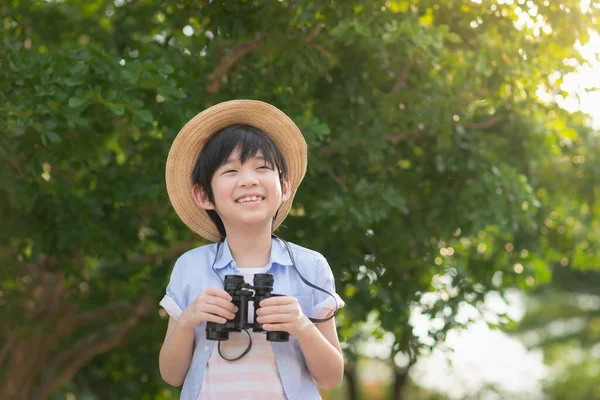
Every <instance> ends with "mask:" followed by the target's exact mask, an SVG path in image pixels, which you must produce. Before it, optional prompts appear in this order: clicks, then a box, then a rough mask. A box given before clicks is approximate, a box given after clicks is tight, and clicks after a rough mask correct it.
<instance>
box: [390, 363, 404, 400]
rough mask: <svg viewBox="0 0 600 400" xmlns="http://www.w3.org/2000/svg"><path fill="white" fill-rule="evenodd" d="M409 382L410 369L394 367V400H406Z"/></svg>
mask: <svg viewBox="0 0 600 400" xmlns="http://www.w3.org/2000/svg"><path fill="white" fill-rule="evenodd" d="M407 382H408V368H398V367H394V389H393V392H392V400H402V399H403V398H404V388H405V386H406V383H407Z"/></svg>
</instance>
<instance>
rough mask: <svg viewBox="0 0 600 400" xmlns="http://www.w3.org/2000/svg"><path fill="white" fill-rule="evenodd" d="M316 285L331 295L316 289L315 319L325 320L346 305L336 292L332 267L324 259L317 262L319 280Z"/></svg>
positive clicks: (317, 279) (321, 258) (320, 258)
mask: <svg viewBox="0 0 600 400" xmlns="http://www.w3.org/2000/svg"><path fill="white" fill-rule="evenodd" d="M315 285H316V286H318V287H320V288H321V289H324V290H326V291H328V292H329V293H331V294H332V295H333V296H330V295H328V294H327V293H324V292H322V291H320V290H317V289H314V292H313V293H314V299H315V309H314V316H315V318H325V317H326V316H327V315H328V314H330V313H331V312H332V311H335V310H338V309H340V308H342V307H343V306H344V305H345V304H346V303H345V302H344V300H342V298H341V297H340V296H339V295H338V294H337V293H336V291H335V280H334V278H333V272H331V267H330V266H329V263H327V260H326V259H325V258H324V257H319V259H318V260H317V278H316V282H315Z"/></svg>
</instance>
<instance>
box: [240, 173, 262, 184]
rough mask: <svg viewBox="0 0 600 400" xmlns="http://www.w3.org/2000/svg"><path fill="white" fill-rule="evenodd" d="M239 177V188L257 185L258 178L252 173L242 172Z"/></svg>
mask: <svg viewBox="0 0 600 400" xmlns="http://www.w3.org/2000/svg"><path fill="white" fill-rule="evenodd" d="M239 177H240V179H239V181H238V185H239V186H241V187H253V186H257V185H258V178H257V177H256V174H254V173H253V171H247V172H243V173H241V174H240V175H239Z"/></svg>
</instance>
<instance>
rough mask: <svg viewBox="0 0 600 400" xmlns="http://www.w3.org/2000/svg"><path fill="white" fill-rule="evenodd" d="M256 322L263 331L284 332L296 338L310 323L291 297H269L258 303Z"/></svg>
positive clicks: (295, 300)
mask: <svg viewBox="0 0 600 400" xmlns="http://www.w3.org/2000/svg"><path fill="white" fill-rule="evenodd" d="M256 314H257V316H258V318H257V320H256V321H257V322H259V323H261V324H263V329H264V330H265V331H285V332H288V333H289V334H290V335H292V336H294V337H296V338H298V337H299V336H300V335H301V334H302V332H304V331H306V330H307V328H309V327H310V326H311V325H312V322H310V320H309V319H308V317H307V316H306V315H304V313H303V312H302V308H300V304H298V299H296V298H295V297H291V296H277V297H269V298H268V299H264V300H263V301H261V302H260V308H259V309H258V310H257V311H256Z"/></svg>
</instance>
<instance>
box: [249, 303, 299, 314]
mask: <svg viewBox="0 0 600 400" xmlns="http://www.w3.org/2000/svg"><path fill="white" fill-rule="evenodd" d="M294 309H295V307H294V306H293V305H292V304H285V305H280V306H277V305H275V306H267V307H260V308H259V309H258V310H256V315H272V314H287V313H290V312H293V311H294Z"/></svg>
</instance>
